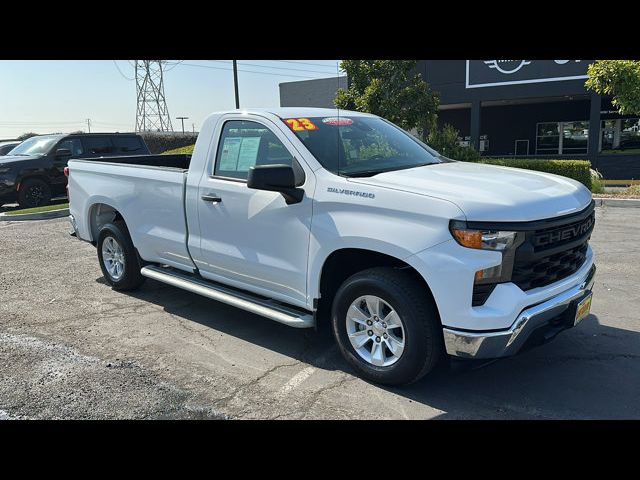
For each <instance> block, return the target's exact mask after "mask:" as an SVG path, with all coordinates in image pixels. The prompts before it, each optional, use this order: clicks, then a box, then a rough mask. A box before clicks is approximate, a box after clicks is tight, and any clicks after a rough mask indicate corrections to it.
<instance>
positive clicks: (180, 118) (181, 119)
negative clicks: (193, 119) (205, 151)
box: [176, 117, 189, 135]
mask: <svg viewBox="0 0 640 480" xmlns="http://www.w3.org/2000/svg"><path fill="white" fill-rule="evenodd" d="M188 118H189V117H176V120H180V121H181V122H182V134H183V135H184V121H185V120H186V119H188Z"/></svg>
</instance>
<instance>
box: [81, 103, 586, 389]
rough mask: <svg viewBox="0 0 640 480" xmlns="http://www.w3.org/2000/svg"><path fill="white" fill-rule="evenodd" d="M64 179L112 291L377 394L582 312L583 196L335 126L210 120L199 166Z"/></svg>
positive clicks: (172, 161)
mask: <svg viewBox="0 0 640 480" xmlns="http://www.w3.org/2000/svg"><path fill="white" fill-rule="evenodd" d="M163 158H164V157H162V156H155V157H145V156H134V157H118V158H111V159H110V158H101V159H97V160H91V161H86V160H71V161H70V162H69V194H70V217H69V219H70V222H71V225H72V227H73V231H74V232H75V235H76V236H77V237H78V238H80V239H82V240H85V241H88V242H91V243H93V244H94V245H95V246H96V247H97V251H98V259H99V262H100V267H101V268H102V272H103V273H104V276H105V278H106V280H107V282H108V283H109V284H110V285H111V286H112V287H113V288H114V289H116V290H130V289H134V288H137V287H139V286H140V285H141V284H142V282H143V280H144V279H145V278H146V277H149V278H152V279H155V280H157V281H160V282H164V283H167V284H170V285H174V286H176V287H179V288H183V289H186V290H189V291H192V292H196V293H198V294H201V295H204V296H206V297H209V298H212V299H214V300H218V301H221V302H225V303H228V304H231V305H234V306H236V307H238V308H241V309H245V310H247V311H250V312H253V313H257V314H259V315H262V316H264V317H267V318H270V319H272V320H275V321H278V322H282V323H285V324H287V325H291V326H293V327H299V328H307V327H314V326H317V325H319V324H321V323H322V322H329V323H330V325H331V329H332V332H333V334H334V336H335V339H336V341H337V343H338V345H339V348H340V350H341V352H342V354H343V355H344V357H345V358H346V360H347V361H348V362H349V363H350V364H351V365H352V366H353V367H354V368H355V370H356V371H357V372H358V373H359V374H360V375H362V376H363V377H365V378H367V379H370V380H372V381H375V382H379V383H383V384H405V383H410V382H414V381H416V380H417V379H419V378H420V377H422V376H423V375H425V374H427V373H429V372H430V371H432V370H433V369H434V367H435V366H436V364H438V362H439V361H440V360H442V359H445V358H447V355H449V356H453V357H460V358H468V359H493V358H500V357H505V356H510V355H513V354H515V353H517V352H519V351H521V350H522V349H524V348H528V347H529V346H532V345H537V344H540V343H543V342H544V341H546V340H549V339H550V338H552V337H554V336H555V334H556V333H558V332H559V331H561V330H564V329H566V328H569V327H572V326H574V325H575V324H576V323H578V321H580V320H581V319H582V318H583V317H584V316H585V315H586V314H587V313H588V311H589V307H590V303H591V290H592V285H593V276H594V273H595V266H594V262H593V251H592V249H591V247H590V246H589V243H588V241H589V238H590V236H591V232H592V230H593V226H594V218H595V213H594V203H593V201H592V199H591V193H590V192H589V190H588V189H587V188H585V187H584V186H583V185H581V184H580V183H578V182H576V181H574V180H570V179H568V178H564V177H560V176H556V175H550V174H545V173H539V172H533V171H526V170H520V169H512V168H504V167H496V166H488V165H480V164H473V163H465V162H457V161H452V160H450V159H447V158H445V157H443V156H441V155H440V154H439V153H437V152H436V151H434V150H433V149H431V148H430V147H429V146H427V145H425V144H424V143H422V142H420V141H419V140H418V139H416V138H414V137H413V136H412V135H410V134H409V133H407V132H405V131H404V130H402V129H400V128H398V127H396V126H395V125H393V124H391V123H390V122H388V121H386V120H384V119H382V118H380V117H377V116H374V115H369V114H364V113H358V112H351V111H344V110H340V111H337V110H331V109H313V108H273V109H260V110H258V109H255V110H242V111H239V110H236V111H227V112H221V113H214V114H212V115H210V116H209V117H208V118H207V119H206V121H205V122H204V125H203V127H202V130H201V133H200V135H199V137H198V140H197V143H196V145H195V150H194V152H193V156H191V157H189V156H186V155H185V156H182V157H180V156H167V157H166V160H164V159H163Z"/></svg>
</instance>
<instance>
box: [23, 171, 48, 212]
mask: <svg viewBox="0 0 640 480" xmlns="http://www.w3.org/2000/svg"><path fill="white" fill-rule="evenodd" d="M50 201H51V188H50V187H49V185H47V183H46V182H45V181H44V180H40V179H39V178H34V179H31V180H25V181H24V182H23V183H22V185H21V186H20V192H19V193H18V204H19V205H20V207H21V208H34V207H41V206H43V205H48V204H49V202H50Z"/></svg>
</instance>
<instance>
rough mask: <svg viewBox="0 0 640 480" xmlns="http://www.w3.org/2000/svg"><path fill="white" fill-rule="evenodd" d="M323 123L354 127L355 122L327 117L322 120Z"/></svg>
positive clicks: (348, 119)
mask: <svg viewBox="0 0 640 480" xmlns="http://www.w3.org/2000/svg"><path fill="white" fill-rule="evenodd" d="M322 123H324V124H325V125H352V124H353V120H351V119H350V118H344V117H343V118H340V117H327V118H323V119H322Z"/></svg>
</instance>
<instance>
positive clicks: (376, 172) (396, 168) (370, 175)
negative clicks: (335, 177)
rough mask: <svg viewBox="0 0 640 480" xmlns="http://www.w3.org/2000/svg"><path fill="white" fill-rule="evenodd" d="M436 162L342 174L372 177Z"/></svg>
mask: <svg viewBox="0 0 640 480" xmlns="http://www.w3.org/2000/svg"><path fill="white" fill-rule="evenodd" d="M436 163H437V162H429V163H421V164H418V165H405V166H403V167H391V168H380V169H377V170H362V171H360V172H353V173H347V172H344V174H345V175H346V176H348V177H373V176H374V175H378V174H379V173H386V172H393V171H396V170H407V169H409V168H418V167H426V166H427V165H435V164H436Z"/></svg>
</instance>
